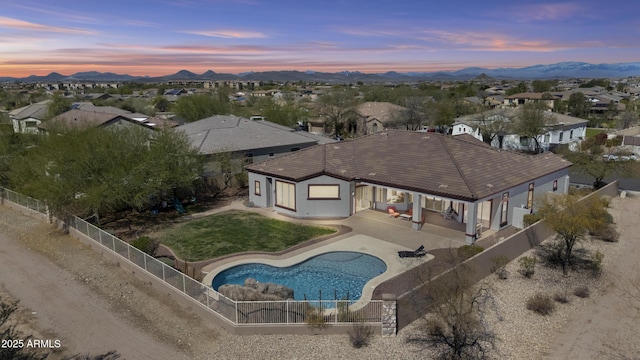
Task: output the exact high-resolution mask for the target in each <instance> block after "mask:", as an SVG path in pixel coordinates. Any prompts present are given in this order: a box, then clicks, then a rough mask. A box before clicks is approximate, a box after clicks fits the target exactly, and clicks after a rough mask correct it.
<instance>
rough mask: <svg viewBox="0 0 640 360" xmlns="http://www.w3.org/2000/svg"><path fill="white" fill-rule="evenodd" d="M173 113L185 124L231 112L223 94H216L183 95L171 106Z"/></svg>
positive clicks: (226, 98)
mask: <svg viewBox="0 0 640 360" xmlns="http://www.w3.org/2000/svg"><path fill="white" fill-rule="evenodd" d="M173 110H174V111H175V113H176V114H177V115H178V116H180V117H181V118H183V119H184V120H185V121H186V122H193V121H197V120H200V119H204V118H207V117H209V116H213V115H227V114H229V112H230V110H231V106H230V104H229V99H228V97H227V96H226V95H224V93H223V92H218V93H216V94H213V95H211V94H199V95H184V96H181V97H180V98H179V99H178V101H176V102H175V104H174V105H173Z"/></svg>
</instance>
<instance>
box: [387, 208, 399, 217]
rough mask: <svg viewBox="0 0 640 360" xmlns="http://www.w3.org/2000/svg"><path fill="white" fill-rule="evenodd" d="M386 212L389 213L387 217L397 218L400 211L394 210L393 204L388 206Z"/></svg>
mask: <svg viewBox="0 0 640 360" xmlns="http://www.w3.org/2000/svg"><path fill="white" fill-rule="evenodd" d="M387 212H388V213H389V217H394V218H397V217H398V216H400V213H399V212H397V211H396V208H395V207H393V206H389V207H388V208H387Z"/></svg>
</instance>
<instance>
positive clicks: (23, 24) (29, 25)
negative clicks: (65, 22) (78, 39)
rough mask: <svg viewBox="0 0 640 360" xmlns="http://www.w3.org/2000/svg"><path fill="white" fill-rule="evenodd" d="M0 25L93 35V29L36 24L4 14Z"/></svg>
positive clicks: (17, 28) (27, 29)
mask: <svg viewBox="0 0 640 360" xmlns="http://www.w3.org/2000/svg"><path fill="white" fill-rule="evenodd" d="M0 27H5V28H9V29H14V30H26V31H39V32H55V33H65V34H77V35H94V34H96V32H95V31H91V30H86V29H76V28H67V27H56V26H48V25H42V24H36V23H32V22H28V21H23V20H18V19H12V18H8V17H4V16H0Z"/></svg>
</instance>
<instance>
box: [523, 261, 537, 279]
mask: <svg viewBox="0 0 640 360" xmlns="http://www.w3.org/2000/svg"><path fill="white" fill-rule="evenodd" d="M537 261H538V260H537V259H536V258H535V257H534V256H523V257H521V258H520V259H518V264H520V274H522V276H524V277H526V278H529V279H530V278H531V277H532V276H533V274H535V272H536V262H537Z"/></svg>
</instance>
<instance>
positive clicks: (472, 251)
mask: <svg viewBox="0 0 640 360" xmlns="http://www.w3.org/2000/svg"><path fill="white" fill-rule="evenodd" d="M483 251H484V248H483V247H482V246H478V245H462V246H461V247H459V248H458V256H460V257H461V258H462V259H468V258H470V257H473V256H475V255H478V254H480V253H481V252H483Z"/></svg>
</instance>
